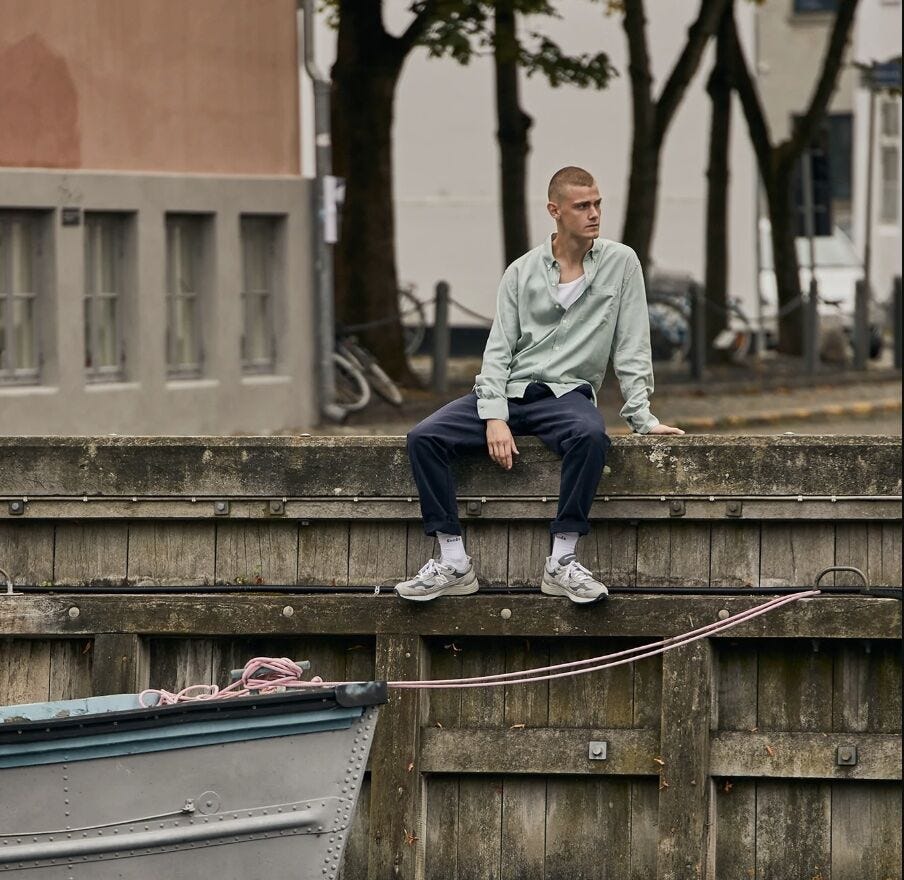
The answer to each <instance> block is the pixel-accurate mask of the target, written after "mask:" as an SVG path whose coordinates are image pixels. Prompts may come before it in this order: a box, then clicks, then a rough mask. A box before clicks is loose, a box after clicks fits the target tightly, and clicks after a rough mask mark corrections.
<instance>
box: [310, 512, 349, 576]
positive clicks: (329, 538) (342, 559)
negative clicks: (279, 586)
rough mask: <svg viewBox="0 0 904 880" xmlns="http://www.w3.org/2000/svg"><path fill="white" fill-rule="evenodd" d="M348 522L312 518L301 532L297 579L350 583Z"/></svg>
mask: <svg viewBox="0 0 904 880" xmlns="http://www.w3.org/2000/svg"><path fill="white" fill-rule="evenodd" d="M348 552H349V546H348V523H347V522H312V523H311V524H310V525H306V526H305V525H302V527H301V531H300V532H299V535H298V583H299V584H312V585H315V586H324V587H346V586H348Z"/></svg>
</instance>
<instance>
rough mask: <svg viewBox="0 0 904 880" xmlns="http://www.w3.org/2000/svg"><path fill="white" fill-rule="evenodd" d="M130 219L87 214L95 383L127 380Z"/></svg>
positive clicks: (89, 362)
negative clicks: (126, 281)
mask: <svg viewBox="0 0 904 880" xmlns="http://www.w3.org/2000/svg"><path fill="white" fill-rule="evenodd" d="M125 245H126V218H125V216H123V215H121V214H100V213H86V214H85V370H86V372H87V375H88V378H89V379H91V380H94V381H103V380H110V379H113V380H116V379H121V378H122V376H123V368H124V366H125V347H124V343H123V300H124V296H125V284H124V278H125Z"/></svg>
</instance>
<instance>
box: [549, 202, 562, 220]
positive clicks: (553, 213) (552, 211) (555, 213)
mask: <svg viewBox="0 0 904 880" xmlns="http://www.w3.org/2000/svg"><path fill="white" fill-rule="evenodd" d="M546 210H547V211H549V216H550V217H552V218H553V220H558V219H559V216H560V215H559V206H558V205H557V204H556V203H555V202H547V203H546Z"/></svg>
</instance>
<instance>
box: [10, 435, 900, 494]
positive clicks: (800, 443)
mask: <svg viewBox="0 0 904 880" xmlns="http://www.w3.org/2000/svg"><path fill="white" fill-rule="evenodd" d="M519 446H520V449H521V456H520V458H519V460H518V462H517V464H516V466H515V467H514V468H513V470H512V471H511V472H505V471H502V470H501V469H499V468H498V467H496V466H495V465H493V464H492V462H490V460H489V459H488V458H487V457H486V456H485V455H483V454H482V453H475V454H473V455H469V456H467V457H463V458H462V459H461V461H460V462H459V465H458V477H459V492H460V493H461V494H462V495H477V496H480V495H493V496H499V497H512V498H516V497H519V496H525V495H530V496H535V495H540V494H548V495H556V494H557V493H558V487H559V460H558V458H557V457H556V456H554V455H553V454H551V453H550V452H549V451H548V450H546V448H545V447H544V446H543V445H542V444H541V443H540V442H539V441H536V440H533V439H529V440H524V441H521V442H520V443H519ZM609 467H610V471H611V472H610V473H608V474H607V475H605V476H604V477H603V480H602V481H601V483H600V487H599V494H601V495H602V494H612V495H635V496H644V495H654V496H655V495H673V494H680V495H704V496H706V495H742V496H747V495H753V496H760V497H762V496H788V495H805V496H809V495H823V496H829V495H838V496H877V495H881V496H897V495H900V494H901V482H902V481H901V438H900V437H835V436H832V437H819V436H795V437H785V436H782V437H718V436H705V435H703V436H701V435H695V436H685V437H661V438H660V437H640V436H637V435H632V436H629V437H622V438H617V439H616V440H614V441H613V445H612V449H611V451H610V455H609ZM413 494H415V487H414V484H413V481H412V479H411V474H410V470H409V467H408V459H407V455H406V453H405V439H404V438H403V437H237V438H231V437H230V438H225V437H94V438H92V437H77V438H76V437H6V438H0V497H7V498H22V497H23V496H27V497H31V498H48V497H73V496H87V497H93V498H96V497H103V496H107V497H130V496H145V497H147V496H154V497H161V496H173V497H192V496H198V497H207V498H211V497H212V498H216V497H264V498H266V497H290V498H292V497H294V498H317V497H321V498H345V497H354V496H359V495H360V496H364V497H406V496H411V495H413Z"/></svg>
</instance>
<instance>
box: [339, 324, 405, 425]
mask: <svg viewBox="0 0 904 880" xmlns="http://www.w3.org/2000/svg"><path fill="white" fill-rule="evenodd" d="M333 365H334V367H335V371H334V376H335V386H336V402H337V403H338V404H339V405H340V406H341V407H342V408H343V409H345V410H346V412H358V411H360V410H362V409H364V407H365V406H367V404H368V403H370V399H371V389H373V390H374V391H376V392H377V394H379V395H380V396H381V397H382V398H384V399H385V400H387V401H389V403H391V404H393V406H401V405H402V404H403V403H404V401H405V398H404V397H403V396H402V392H401V391H400V390H399V386H398V385H396V383H395V382H393V380H392V379H390V378H389V376H388V375H387V373H386V371H385V370H384V369H383V368H382V367H381V366H380V364H379V363H378V362H377V359H376V358H375V357H374V356H373V355H372V354H371V353H370V352H369V351H368V350H367V349H366V348H364V347H363V346H362V345H360V344H359V343H358V340H357V338H356V337H354V336H349V335H340V336H338V337H337V339H336V348H335V350H334V352H333Z"/></svg>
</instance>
